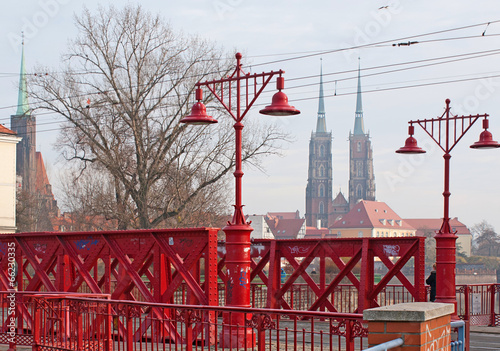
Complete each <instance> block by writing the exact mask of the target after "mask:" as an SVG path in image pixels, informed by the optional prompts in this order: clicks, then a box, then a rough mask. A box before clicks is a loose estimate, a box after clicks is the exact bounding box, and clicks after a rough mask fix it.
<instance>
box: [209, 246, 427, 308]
mask: <svg viewBox="0 0 500 351" xmlns="http://www.w3.org/2000/svg"><path fill="white" fill-rule="evenodd" d="M219 257H220V260H219V263H218V272H219V278H220V279H221V280H222V281H223V282H226V280H227V277H226V274H225V273H224V272H225V270H224V261H225V252H224V247H223V246H219ZM251 257H252V262H251V268H252V271H251V275H250V281H251V282H256V281H261V282H262V284H263V285H264V286H265V288H266V294H267V295H266V297H265V301H266V305H265V307H267V308H283V309H288V310H291V309H294V310H297V309H301V310H310V311H317V310H328V311H331V312H339V311H343V312H357V313H362V311H363V310H364V309H366V308H372V307H377V306H379V305H380V304H381V302H382V301H384V299H387V297H388V294H387V292H388V289H387V286H388V285H389V283H390V282H391V281H397V282H398V283H399V284H402V286H403V287H404V294H406V295H409V296H410V297H408V300H410V299H411V300H413V301H425V299H426V293H425V283H424V280H425V271H424V258H425V238H423V237H412V238H346V239H321V240H318V239H314V240H312V239H311V240H309V239H296V240H266V239H259V240H254V241H253V242H252V246H251ZM315 260H316V261H319V262H318V266H319V272H316V274H314V273H312V270H311V267H310V266H311V264H312V263H313V262H314V261H315ZM375 262H378V263H379V266H380V267H379V269H380V270H381V271H382V272H383V274H382V275H381V277H380V281H378V282H377V281H375V271H376V268H375ZM284 265H289V266H290V267H291V270H292V272H291V274H289V275H287V276H286V278H285V279H284V280H283V281H282V277H281V269H282V267H283V266H284ZM327 267H328V269H329V270H330V274H328V272H327ZM404 268H408V271H411V272H412V276H411V277H407V276H406V275H405V274H403V269H404ZM356 271H357V272H358V274H357V275H356V274H355V272H356ZM347 282H349V283H350V285H351V287H350V289H351V291H348V292H346V291H345V290H344V289H342V293H341V296H340V298H339V295H338V292H339V289H340V288H341V286H342V283H344V284H346V283H347ZM298 283H301V284H298ZM401 293H403V292H401ZM297 295H298V296H299V298H297ZM261 296H262V295H261ZM346 297H347V299H346ZM342 299H343V300H342ZM254 301H255V299H254ZM336 301H337V302H340V301H342V303H336ZM297 302H298V303H297ZM344 302H345V303H347V304H344ZM254 303H255V302H254ZM385 303H387V301H386V302H385Z"/></svg>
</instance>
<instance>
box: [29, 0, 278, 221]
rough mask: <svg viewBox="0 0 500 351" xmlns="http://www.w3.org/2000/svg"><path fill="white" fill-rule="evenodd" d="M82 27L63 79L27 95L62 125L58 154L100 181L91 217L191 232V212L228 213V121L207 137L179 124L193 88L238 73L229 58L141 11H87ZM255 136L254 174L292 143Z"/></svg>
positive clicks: (51, 77)
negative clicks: (263, 161) (94, 214)
mask: <svg viewBox="0 0 500 351" xmlns="http://www.w3.org/2000/svg"><path fill="white" fill-rule="evenodd" d="M76 25H77V27H78V29H79V32H80V34H79V36H78V37H77V38H76V39H75V40H73V42H72V44H71V45H70V48H69V51H68V54H67V55H65V56H64V58H65V60H64V62H65V68H64V69H63V73H57V72H52V73H49V74H47V75H42V76H36V77H35V78H33V79H32V81H31V82H30V86H31V92H30V94H31V97H32V99H33V101H34V102H35V103H36V104H37V105H38V108H40V109H45V110H49V111H52V112H55V113H56V114H58V115H59V116H62V117H63V118H64V119H65V121H66V122H64V123H63V125H62V127H61V133H60V136H59V139H58V146H59V148H60V150H61V152H62V154H63V155H64V157H65V158H66V160H68V161H70V162H72V163H76V164H77V166H78V171H79V175H81V174H90V176H91V177H92V175H98V177H99V179H100V180H99V183H100V184H101V187H102V188H101V189H99V190H98V191H96V190H95V189H96V188H95V184H94V185H93V187H94V188H93V189H94V190H92V191H91V194H90V195H92V196H91V199H90V200H89V201H92V203H93V205H92V206H94V209H96V210H97V209H98V210H99V211H103V213H104V212H106V211H107V215H108V216H111V217H113V218H115V219H116V220H117V221H118V223H119V224H118V226H119V228H120V229H125V228H128V227H136V228H151V227H157V226H160V225H186V224H192V223H193V222H192V221H191V220H188V218H192V217H193V212H195V211H198V212H199V213H201V212H202V211H203V212H205V211H210V210H212V209H211V207H210V206H211V204H214V203H220V204H223V205H224V206H227V198H226V197H224V195H223V194H224V192H222V191H221V189H222V185H224V183H223V182H224V180H225V178H226V177H225V176H226V175H228V173H229V172H230V170H231V168H232V167H233V165H234V156H233V155H234V146H233V131H232V128H231V124H230V123H229V122H230V119H229V118H221V119H219V121H220V123H219V125H218V126H217V128H210V129H208V127H200V128H193V127H187V126H185V125H181V124H179V120H180V118H181V117H182V116H184V115H186V114H188V113H189V112H190V108H191V105H192V103H193V98H194V97H193V95H194V94H193V90H194V87H195V83H196V82H197V81H199V80H204V79H213V78H215V77H218V78H220V77H221V76H223V75H224V74H225V73H227V72H228V71H229V70H230V69H232V67H231V65H232V63H230V61H229V60H228V59H227V57H226V55H225V54H224V53H223V51H222V50H220V49H218V48H217V47H215V46H214V44H212V43H210V42H207V41H203V40H200V39H198V38H196V37H185V36H182V35H180V34H177V33H175V32H174V31H173V30H172V29H171V28H170V27H169V26H167V25H165V24H164V22H163V21H162V19H161V18H160V17H158V16H156V17H155V16H152V15H151V14H149V13H146V12H144V11H143V10H142V9H141V7H140V6H133V5H127V6H126V7H124V8H123V9H120V10H117V9H115V8H114V7H109V8H100V9H99V11H98V12H97V13H91V12H90V11H89V10H87V9H84V11H83V13H82V14H81V15H80V16H77V17H76ZM231 61H232V60H231ZM47 71H48V72H50V71H49V70H47ZM209 97H210V96H209ZM205 103H207V104H208V106H210V104H209V103H210V100H206V101H205ZM210 113H211V114H212V115H215V116H216V117H219V114H220V113H222V112H221V111H219V110H217V109H212V110H210ZM248 134H250V135H252V139H250V140H246V145H244V155H243V158H244V160H246V161H251V162H252V163H253V164H257V165H258V159H259V156H263V155H269V154H271V153H276V152H278V150H279V149H278V148H279V145H280V143H281V142H282V141H283V140H286V139H287V135H286V134H284V133H283V132H281V131H280V130H279V128H277V127H276V126H267V127H266V128H261V129H260V130H255V132H252V133H248ZM78 180H79V178H78V177H76V178H75V181H78ZM225 193H227V190H226V191H225ZM225 208H226V209H227V212H229V209H228V208H227V207H225ZM217 210H220V208H217ZM199 224H202V223H199Z"/></svg>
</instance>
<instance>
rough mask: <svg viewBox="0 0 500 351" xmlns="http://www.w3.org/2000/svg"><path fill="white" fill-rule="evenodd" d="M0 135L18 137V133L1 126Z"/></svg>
mask: <svg viewBox="0 0 500 351" xmlns="http://www.w3.org/2000/svg"><path fill="white" fill-rule="evenodd" d="M0 134H12V135H16V134H17V133H16V132H14V131H12V130H10V129H9V128H7V127H5V126H3V125H1V124H0Z"/></svg>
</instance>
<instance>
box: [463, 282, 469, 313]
mask: <svg viewBox="0 0 500 351" xmlns="http://www.w3.org/2000/svg"><path fill="white" fill-rule="evenodd" d="M464 294H465V296H464V314H465V316H464V319H465V320H466V321H470V308H469V307H470V305H469V302H470V295H469V286H468V285H466V286H465V289H464Z"/></svg>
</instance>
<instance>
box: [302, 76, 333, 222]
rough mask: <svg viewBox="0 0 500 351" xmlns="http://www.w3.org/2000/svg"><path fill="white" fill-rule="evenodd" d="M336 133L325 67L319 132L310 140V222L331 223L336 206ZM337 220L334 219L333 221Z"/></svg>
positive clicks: (317, 129) (307, 209) (307, 201)
mask: <svg viewBox="0 0 500 351" xmlns="http://www.w3.org/2000/svg"><path fill="white" fill-rule="evenodd" d="M332 178H333V172H332V133H331V132H327V130H326V120H325V101H324V94H323V67H321V73H320V85H319V107H318V118H317V122H316V132H312V133H311V140H310V141H309V171H308V177H307V187H306V213H305V217H306V226H309V227H316V226H318V224H319V225H320V226H321V227H326V228H327V227H328V225H329V223H328V216H329V214H330V212H331V210H332V183H333V179H332ZM330 224H333V223H330Z"/></svg>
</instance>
